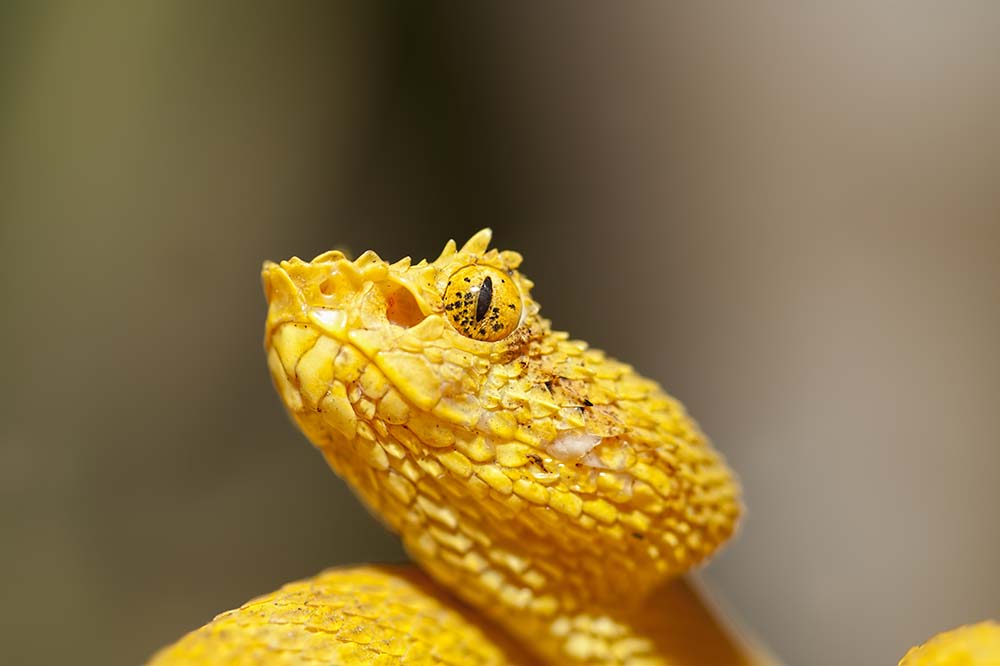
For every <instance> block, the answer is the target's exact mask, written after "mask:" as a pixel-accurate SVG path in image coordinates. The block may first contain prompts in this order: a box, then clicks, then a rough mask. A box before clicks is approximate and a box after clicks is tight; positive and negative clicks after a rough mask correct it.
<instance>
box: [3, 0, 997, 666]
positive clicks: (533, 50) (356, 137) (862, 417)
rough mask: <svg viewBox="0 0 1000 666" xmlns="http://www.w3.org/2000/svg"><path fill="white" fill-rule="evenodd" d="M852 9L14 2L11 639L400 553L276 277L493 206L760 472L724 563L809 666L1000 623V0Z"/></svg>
mask: <svg viewBox="0 0 1000 666" xmlns="http://www.w3.org/2000/svg"><path fill="white" fill-rule="evenodd" d="M815 4H816V5H819V6H813V5H811V4H808V3H791V2H787V3H783V2H760V3H745V4H738V3H689V4H685V5H680V4H673V3H616V4H610V3H609V4H603V5H597V4H584V3H574V2H561V3H555V2H552V3H541V4H540V5H539V6H529V5H527V4H520V5H517V6H507V5H500V4H499V3H496V4H485V3H461V4H459V3H455V4H448V5H446V4H422V5H420V6H418V5H417V4H416V3H404V2H399V3H367V2H355V3H350V2H343V3H294V2H293V3H282V2H262V1H248V2H235V1H231V2H214V3H202V2H188V1H182V0H178V1H175V2H168V1H161V2H149V1H144V2H104V1H93V2H37V3H36V2H14V1H12V2H7V3H4V4H3V7H2V9H0V14H2V15H0V223H2V226H0V242H2V249H3V262H2V267H0V271H2V277H3V279H2V289H3V311H4V317H3V326H2V327H0V338H2V339H0V341H2V346H3V349H4V350H5V353H4V356H3V371H2V372H0V376H2V377H3V380H2V394H0V404H2V407H0V409H2V410H3V412H2V422H0V521H2V522H0V528H2V534H0V539H2V545H0V572H2V574H0V581H2V583H0V598H2V602H3V603H0V632H2V638H0V645H2V647H0V650H2V652H3V655H4V656H3V661H4V662H5V663H10V664H20V665H32V664H55V663H74V664H118V663H120V664H136V663H141V661H142V660H143V659H144V658H145V657H146V656H148V654H150V653H151V652H152V651H153V650H154V649H155V648H157V647H159V646H160V645H161V644H164V643H166V642H168V641H170V640H171V639H173V638H175V637H177V636H178V635H180V634H181V633H182V632H184V631H186V630H188V629H190V628H193V627H194V626H196V625H198V624H200V623H202V622H204V621H206V620H207V619H209V618H210V617H211V616H212V615H213V614H214V613H216V612H218V611H221V610H223V609H225V608H229V607H232V606H234V605H236V604H238V603H240V602H241V601H243V600H245V599H247V598H249V597H251V596H253V595H256V594H258V593H262V592H265V591H268V590H270V589H272V588H274V587H276V586H278V585H279V584H280V583H282V582H284V581H288V580H291V579H294V578H297V577H302V576H306V575H309V574H312V573H314V572H316V571H318V570H320V569H321V568H323V567H326V566H329V565H333V564H340V563H348V562H360V561H368V560H397V559H401V558H402V557H403V554H402V552H401V551H400V549H399V547H398V545H397V544H396V542H395V540H394V539H393V538H392V537H390V536H388V535H387V534H385V533H384V532H383V531H382V529H381V528H380V527H379V526H377V524H376V523H375V522H374V521H373V519H371V518H370V517H368V516H367V515H366V513H365V512H364V510H363V509H362V508H361V507H360V506H359V504H358V503H357V501H355V499H354V498H353V497H352V496H351V495H350V494H349V492H348V491H347V490H346V489H345V488H344V486H343V484H342V483H341V482H340V481H339V480H337V479H336V478H334V476H333V475H332V474H331V473H330V472H329V471H328V470H327V469H325V466H324V464H323V463H322V461H321V459H320V457H319V456H318V455H317V454H316V453H315V452H314V451H313V450H312V449H311V447H310V446H309V445H308V444H307V443H306V442H305V440H304V438H303V437H302V436H301V435H299V434H298V433H297V432H295V431H294V430H293V429H292V427H290V425H289V423H288V421H287V419H286V418H285V416H284V414H283V412H282V410H281V407H280V405H279V403H278V400H277V399H276V397H275V396H274V395H273V394H272V389H271V387H270V383H269V381H268V377H267V372H266V370H265V366H264V361H263V354H262V352H261V329H262V320H263V316H264V302H263V298H262V296H261V293H260V285H259V278H258V270H259V266H260V263H261V261H262V260H264V259H265V258H273V259H279V258H284V257H288V256H291V255H293V254H298V255H300V256H304V257H311V256H313V255H314V254H316V253H319V252H321V251H323V250H325V249H328V248H330V247H331V246H341V247H342V246H346V247H349V248H353V249H354V250H355V251H360V250H364V249H367V248H374V249H376V250H378V251H379V252H380V253H382V254H383V256H385V257H387V258H397V257H399V256H403V255H406V254H411V255H413V256H414V257H415V258H420V257H424V256H436V253H437V252H438V251H439V250H440V248H441V246H442V245H443V243H444V241H445V240H447V238H449V237H456V238H457V239H459V240H463V239H464V238H466V237H467V236H468V235H470V234H471V233H472V232H474V231H475V230H477V229H478V228H480V227H482V226H486V225H490V226H492V227H493V228H494V230H495V238H496V241H497V242H498V244H499V245H501V246H503V247H508V248H514V249H519V250H521V251H522V252H523V254H524V255H525V264H524V267H525V270H526V272H527V273H528V274H529V275H530V276H532V278H533V279H535V281H536V282H537V290H536V296H537V298H538V300H539V301H540V302H541V303H542V304H543V309H544V311H545V312H546V313H547V314H548V316H549V317H550V318H551V319H553V320H554V322H555V324H556V325H557V326H559V327H561V328H565V329H567V330H570V331H572V332H573V334H574V335H575V336H578V337H580V338H583V339H586V340H588V341H590V342H591V343H592V344H594V345H596V346H599V347H602V348H605V349H607V350H609V351H611V352H612V353H613V354H615V355H617V356H619V357H622V358H624V359H626V360H628V361H630V362H632V363H634V364H635V365H636V366H637V367H639V368H641V369H643V370H644V372H645V373H646V374H649V375H651V376H653V377H656V378H658V379H659V380H661V381H662V382H663V383H664V384H665V385H666V387H667V388H668V390H670V391H671V392H673V393H674V394H676V395H678V396H680V397H681V398H682V399H684V400H685V402H686V403H687V404H688V406H689V407H690V409H691V410H692V412H693V413H694V414H695V415H696V416H697V417H698V418H699V419H700V420H701V422H702V424H703V426H704V428H705V429H706V430H707V432H708V433H709V434H710V435H712V436H713V438H714V439H715V441H716V443H717V445H718V447H719V448H720V449H721V450H722V451H724V452H725V454H726V455H727V456H728V458H729V460H730V461H731V463H732V464H733V465H734V466H735V468H736V469H737V470H738V471H739V472H740V473H741V475H742V478H743V481H744V483H745V486H746V498H747V502H748V505H749V509H750V513H749V517H748V520H747V521H746V523H745V525H744V530H743V532H742V534H741V536H740V537H739V539H738V540H737V541H736V542H734V543H733V544H732V545H731V546H730V547H729V548H728V549H727V550H726V551H725V553H724V554H723V555H721V556H720V557H719V558H717V559H716V560H715V561H714V563H713V564H712V565H711V566H710V567H709V568H708V569H707V571H706V573H705V576H706V577H707V578H708V580H709V581H710V582H711V583H712V584H713V585H714V586H715V588H716V589H718V590H720V591H721V592H722V594H723V595H724V596H725V597H726V598H727V599H728V600H729V602H730V604H731V605H732V606H733V607H734V608H735V609H737V610H738V612H739V613H740V614H741V615H742V616H743V617H744V618H745V620H746V621H747V623H748V624H749V625H751V626H753V627H754V628H755V629H756V631H757V632H758V633H759V634H760V635H761V637H762V638H763V639H764V640H765V641H766V642H767V643H768V644H769V645H771V646H772V647H773V649H774V650H775V651H776V652H777V653H778V654H779V655H780V656H781V657H783V658H784V659H785V660H787V662H788V663H789V664H811V665H814V666H824V665H829V666H834V665H840V664H847V663H850V664H873V665H875V664H892V663H895V662H896V660H897V659H898V658H899V657H900V656H901V655H902V653H903V652H904V650H905V649H906V647H907V646H909V645H910V644H912V643H915V642H918V641H921V640H922V639H924V638H926V637H927V636H928V635H930V634H932V633H935V632H937V631H939V630H942V629H945V628H948V627H950V626H953V625H957V624H960V623H963V622H968V621H972V620H977V619H981V618H985V617H988V616H994V617H996V616H998V615H1000V566H998V565H1000V519H998V517H997V516H998V508H1000V483H998V482H1000V409H998V400H1000V353H998V342H1000V4H997V3H991V2H978V3H977V2H951V3H930V2H926V3H924V2H888V1H878V2H866V3H854V2H849V3H815Z"/></svg>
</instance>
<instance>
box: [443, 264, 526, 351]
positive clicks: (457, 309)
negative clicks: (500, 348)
mask: <svg viewBox="0 0 1000 666" xmlns="http://www.w3.org/2000/svg"><path fill="white" fill-rule="evenodd" d="M444 309H445V311H446V312H447V313H448V317H449V318H450V319H451V324H452V326H454V327H455V330H457V331H458V332H459V333H461V334H462V335H464V336H466V337H469V338H472V339H473V340H483V341H485V342H495V341H496V340H500V339H502V338H505V337H507V336H508V335H510V334H511V331H513V330H514V329H515V328H517V325H518V324H519V323H521V292H520V290H519V289H518V287H517V285H516V284H515V283H514V279H513V278H512V277H511V276H510V275H508V274H507V273H504V272H503V271H501V270H498V269H496V268H493V267H492V266H476V265H473V266H466V267H465V268H460V269H458V270H457V271H455V274H454V275H452V276H451V279H450V280H449V281H448V287H447V289H445V292H444Z"/></svg>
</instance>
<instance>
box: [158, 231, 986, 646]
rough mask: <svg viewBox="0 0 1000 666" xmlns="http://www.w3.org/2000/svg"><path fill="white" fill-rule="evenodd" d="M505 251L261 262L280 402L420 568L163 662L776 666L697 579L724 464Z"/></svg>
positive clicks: (382, 572)
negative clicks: (585, 335) (570, 332)
mask: <svg viewBox="0 0 1000 666" xmlns="http://www.w3.org/2000/svg"><path fill="white" fill-rule="evenodd" d="M489 241H490V232H489V230H483V231H480V232H479V233H477V234H476V235H475V236H473V237H472V238H471V239H470V240H469V241H468V242H467V243H465V245H464V246H462V247H461V248H458V247H457V246H456V244H455V243H454V242H451V241H450V242H449V243H448V244H447V245H446V246H445V248H444V251H443V252H442V253H441V255H440V256H439V257H438V258H437V259H436V260H435V261H433V262H427V261H421V262H419V263H416V264H413V263H411V261H410V260H409V258H406V259H403V260H401V261H398V262H396V263H392V264H390V263H387V262H385V261H383V260H382V259H380V258H379V257H378V256H377V255H376V254H375V253H373V252H366V253H364V254H363V255H361V256H360V257H358V259H356V260H354V261H351V260H349V259H348V258H346V257H345V256H344V255H343V254H342V253H340V252H337V251H331V252H327V253H324V254H322V255H320V256H318V257H316V258H315V259H314V260H313V261H311V262H304V261H301V260H299V259H297V258H293V259H291V260H289V261H284V262H281V264H274V263H270V262H268V263H266V264H265V266H264V270H263V280H264V291H265V294H266V296H267V299H268V303H269V310H268V316H267V324H266V329H265V348H266V350H267V361H268V367H269V369H270V372H271V376H272V379H273V381H274V384H275V387H276V388H277V390H278V393H279V394H280V396H281V399H282V401H283V402H284V404H285V406H286V408H287V409H288V412H289V413H290V415H291V416H292V418H293V419H294V420H295V422H296V423H297V424H298V426H299V427H300V428H301V429H302V431H303V432H304V433H305V434H306V436H307V437H308V438H309V440H310V441H311V442H312V443H313V444H314V445H315V446H316V447H317V448H318V449H319V450H320V452H321V453H322V454H323V456H324V457H325V458H326V460H327V462H328V463H329V464H330V466H331V467H332V468H333V469H334V470H335V471H336V472H337V473H338V474H340V475H341V476H343V477H344V478H345V479H346V480H347V481H348V483H349V484H350V485H351V487H352V488H353V489H354V490H355V491H356V492H357V493H358V495H359V496H360V497H361V499H362V500H363V501H364V502H365V504H366V505H367V506H368V507H369V508H370V509H371V510H372V511H373V512H374V513H375V514H376V515H377V516H379V517H380V518H381V519H382V520H383V521H384V523H385V524H386V525H387V526H388V527H389V529H391V530H393V531H394V532H396V533H398V534H399V535H400V537H401V539H402V541H403V544H404V545H405V547H406V549H407V551H408V552H409V553H410V555H411V556H412V558H413V560H414V561H415V562H416V563H417V564H418V565H419V567H420V568H419V569H418V568H415V567H406V566H401V567H385V566H364V567H356V568H344V569H334V570H330V571H327V572H324V573H322V574H320V575H318V576H316V577H314V578H312V579H307V580H304V581H300V582H297V583H292V584H289V585H287V586H285V587H283V588H282V589H280V590H278V591H276V592H274V593H272V594H269V595H265V596H263V597H260V598H258V599H254V600H252V601H250V602H248V603H247V604H244V605H243V606H242V607H240V608H238V609H235V610H232V611H228V612H226V613H223V614H221V615H220V616H218V617H217V618H216V619H215V620H213V621H212V622H210V623H209V624H207V625H205V626H203V627H201V628H200V629H197V630H195V631H193V632H191V633H190V634H188V635H187V636H185V637H183V638H182V639H181V640H179V641H178V642H177V643H175V644H174V645H171V646H169V647H167V648H164V649H163V650H161V651H160V652H159V653H157V654H156V655H155V656H154V657H153V659H152V660H151V662H150V664H151V666H152V665H155V666H165V665H167V664H196V665H202V664H204V665H207V664H227V665H236V664H363V665H376V664H378V665H389V664H393V665H406V666H412V665H423V664H454V665H459V664H477V665H478V664H496V665H501V664H525V665H527V664H552V665H554V664H566V665H574V664H577V665H582V664H589V665H592V666H611V665H619V666H654V665H667V664H671V665H681V664H683V665H686V666H687V665H695V664H699V665H706V664H718V665H720V666H725V665H735V664H765V663H773V662H772V660H771V659H770V657H769V656H767V655H766V653H765V652H764V651H763V650H761V649H760V648H757V647H755V646H754V645H752V643H751V642H750V641H748V640H747V639H746V638H745V637H744V636H741V635H740V634H739V633H738V632H736V631H734V630H733V629H732V628H731V627H730V626H729V625H728V624H727V623H725V622H724V621H723V620H722V619H721V616H720V615H719V614H718V613H716V612H715V611H714V610H713V609H712V608H711V606H710V605H708V604H707V603H706V602H705V601H704V600H703V598H702V596H701V595H700V594H699V593H698V590H697V588H696V587H695V586H694V585H692V584H691V583H689V582H688V581H687V580H686V579H685V578H684V577H683V576H682V575H683V574H685V573H686V572H688V571H689V570H690V569H691V568H692V567H693V566H695V565H697V564H698V563H700V562H702V561H703V560H705V559H706V558H707V557H708V556H710V555H711V554H712V553H713V552H715V551H716V549H717V548H719V546H720V545H722V544H723V543H724V542H725V541H726V540H727V539H728V538H729V537H730V536H731V535H732V534H733V532H734V530H735V528H736V525H737V521H738V519H739V516H740V513H741V504H740V494H739V488H738V484H737V482H736V480H735V478H734V477H733V475H732V474H731V473H730V471H729V470H728V468H727V467H726V465H725V463H724V462H723V460H722V459H721V457H720V456H719V454H718V453H716V452H715V451H714V450H713V449H712V447H711V445H710V444H709V442H708V440H707V439H706V438H705V436H704V435H703V434H702V433H701V431H700V430H699V429H698V426H697V425H696V424H695V423H694V421H692V420H691V419H690V418H689V417H688V415H687V414H686V412H685V411H684V408H683V406H682V405H681V404H680V403H678V402H677V401H676V400H674V399H673V398H671V397H669V396H668V395H666V394H665V393H664V392H663V391H662V389H661V388H660V387H659V386H658V385H657V384H656V383H655V382H653V381H650V380H648V379H645V378H643V377H641V376H640V375H638V374H637V373H636V372H635V371H634V370H633V369H632V368H631V367H629V366H628V365H625V364H623V363H620V362H618V361H615V360H613V359H611V358H609V357H607V356H606V355H605V354H604V353H602V352H600V351H597V350H594V349H590V348H589V347H588V346H587V345H586V344H585V343H582V342H579V341H575V340H571V339H570V338H569V337H568V336H567V335H566V334H565V333H561V332H557V331H553V330H552V329H551V327H550V324H549V322H548V321H547V320H545V319H543V318H541V317H540V316H539V308H538V305H537V304H536V303H535V301H534V300H532V298H531V287H532V284H531V282H530V281H529V280H528V279H527V278H526V277H525V276H524V275H522V274H521V273H520V272H519V271H518V270H517V269H518V267H519V265H520V263H521V256H520V255H518V254H517V253H516V252H510V251H497V250H495V249H489V247H488V246H489ZM973 629H974V630H976V631H981V632H982V633H983V636H979V635H978V634H977V635H976V636H974V637H973V638H974V639H975V640H973V639H970V638H969V636H967V635H964V634H963V636H964V638H963V640H965V641H966V642H968V641H969V640H973V643H974V644H975V645H979V644H980V643H982V642H983V641H987V643H988V641H989V640H993V641H994V648H995V649H996V651H995V653H994V654H995V655H1000V638H997V636H996V634H997V633H1000V630H997V628H996V626H995V625H980V627H977V628H973ZM964 631H966V633H968V632H969V631H972V630H968V629H967V630H964ZM947 638H948V637H947V635H946V636H945V639H943V640H944V642H946V643H947V642H948V640H947ZM954 642H955V641H951V643H954ZM929 647H930V645H929ZM984 654H985V653H984ZM911 656H912V658H913V659H914V661H912V662H908V663H912V664H917V663H956V664H958V663H965V662H957V661H956V662H943V661H941V662H937V661H935V662H932V661H927V662H920V661H919V659H920V658H921V657H920V655H919V654H913V655H911ZM908 658H909V657H908ZM968 663H995V662H985V661H984V662H968Z"/></svg>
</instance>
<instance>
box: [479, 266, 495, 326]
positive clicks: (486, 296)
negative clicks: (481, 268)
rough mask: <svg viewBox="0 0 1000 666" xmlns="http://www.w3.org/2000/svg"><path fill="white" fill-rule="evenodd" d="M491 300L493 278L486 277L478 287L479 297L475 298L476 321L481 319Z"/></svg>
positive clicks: (487, 310)
mask: <svg viewBox="0 0 1000 666" xmlns="http://www.w3.org/2000/svg"><path fill="white" fill-rule="evenodd" d="M492 302H493V278H490V277H487V278H486V279H485V280H483V284H482V286H481V287H479V298H478V299H477V300H476V323H479V322H481V321H482V320H483V317H485V316H486V313H487V312H489V311H490V303H492Z"/></svg>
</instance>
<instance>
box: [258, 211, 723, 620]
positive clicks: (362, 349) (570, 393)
mask: <svg viewBox="0 0 1000 666" xmlns="http://www.w3.org/2000/svg"><path fill="white" fill-rule="evenodd" d="M489 242H490V231H489V230H483V231H480V232H479V233H477V234H476V235H474V236H473V237H472V238H471V239H470V240H469V241H468V242H467V243H465V244H464V245H463V246H462V247H461V248H459V247H458V246H457V245H456V244H455V243H454V242H453V241H449V243H448V244H447V245H446V246H445V248H444V250H443V252H442V253H441V255H440V256H439V257H438V258H437V259H436V260H434V261H432V262H428V261H421V262H419V263H416V264H414V263H412V262H411V261H410V259H409V258H406V259H403V260H400V261H397V262H395V263H387V262H385V261H383V260H382V259H381V258H379V257H378V255H376V254H375V253H374V252H366V253H364V254H362V255H361V256H360V257H358V258H357V259H356V260H353V261H352V260H350V259H348V258H347V257H345V256H344V255H343V254H342V253H340V252H337V251H331V252H327V253H324V254H321V255H320V256H318V257H316V258H315V259H313V260H312V261H310V262H305V261H302V260H299V259H297V258H293V259H291V260H288V261H283V262H281V263H280V264H275V263H270V262H268V263H266V264H265V266H264V270H263V281H264V291H265V294H266V296H267V299H268V302H269V310H268V316H267V325H266V331H265V348H266V350H267V355H268V366H269V368H270V371H271V375H272V378H273V380H274V384H275V386H276V388H277V390H278V392H279V394H280V395H281V397H282V400H283V402H284V403H285V406H286V407H287V409H288V411H289V413H290V414H291V416H292V417H293V419H294V420H295V421H296V423H297V424H298V425H299V427H300V428H301V429H302V431H303V432H304V433H305V434H306V436H307V437H308V438H309V439H310V440H311V441H312V443H313V444H314V445H315V446H316V447H317V448H319V450H320V451H321V452H322V453H323V455H324V456H325V457H326V459H327V461H328V462H329V464H330V465H331V466H332V467H333V469H334V470H335V471H336V472H337V473H338V474H340V475H341V476H343V477H344V478H345V479H346V480H347V481H348V482H349V483H350V485H351V486H352V487H353V488H354V490H355V491H356V492H357V493H358V494H359V495H360V496H361V498H362V499H363V500H364V501H365V503H366V504H368V505H369V507H370V508H371V509H372V510H373V511H374V513H375V514H376V515H378V516H379V517H381V518H382V519H383V520H384V521H385V522H386V523H387V524H388V526H389V527H390V528H391V529H393V530H394V531H396V532H398V533H400V534H401V536H402V538H403V541H404V544H405V545H406V547H407V549H408V550H409V552H410V553H411V554H412V555H413V556H414V558H416V559H417V560H418V561H420V562H421V563H422V564H423V565H424V567H425V568H427V569H428V570H429V571H430V572H431V573H432V574H433V575H434V576H435V577H437V578H438V579H439V580H441V581H442V582H444V583H446V584H448V585H449V586H451V587H452V589H454V590H456V591H457V592H458V593H459V594H460V595H461V596H464V597H465V598H467V599H471V600H474V601H475V600H478V601H480V602H482V601H484V600H487V599H497V598H500V599H503V604H504V605H506V606H507V607H510V608H521V609H523V608H529V607H530V609H533V610H535V611H537V612H539V613H548V612H552V613H554V612H556V609H558V608H562V609H565V608H567V607H569V606H572V605H574V604H575V605H581V604H582V605H586V604H587V603H589V602H591V601H594V602H596V601H600V600H607V599H612V598H613V599H615V600H617V601H618V602H619V603H627V602H628V600H629V599H630V598H637V597H640V596H641V595H642V594H644V592H645V591H646V590H648V589H649V587H650V586H651V585H652V584H654V583H656V582H657V581H660V580H662V579H664V578H665V577H667V576H670V575H673V574H676V573H680V572H682V571H684V570H686V569H688V568H689V567H690V566H692V565H693V564H695V563H697V562H699V561H701V560H702V559H704V558H705V557H706V556H708V555H709V554H710V553H712V552H713V551H714V550H715V549H716V548H717V547H718V546H719V545H720V544H721V543H722V542H723V541H725V540H726V539H727V538H728V537H729V535H730V534H731V533H732V532H733V530H734V527H735V524H736V521H737V518H738V516H739V513H740V501H739V491H738V488H737V485H736V482H735V481H734V479H733V477H732V476H731V474H730V473H729V471H728V469H727V468H726V467H725V465H724V463H723V462H722V460H721V458H720V457H719V456H718V454H716V453H715V452H714V450H713V449H712V448H711V446H710V445H709V443H708V441H707V439H705V437H704V436H703V435H702V434H701V432H700V430H699V429H698V427H697V425H696V424H695V423H694V422H693V421H692V420H691V419H690V418H689V417H688V416H687V414H686V413H685V411H684V408H683V407H682V406H681V405H680V403H678V402H676V401H675V400H673V399H672V398H670V397H669V396H667V395H666V394H665V393H663V391H662V390H661V389H660V387H659V385H657V384H656V383H655V382H653V381H651V380H648V379H645V378H643V377H641V376H639V375H638V374H637V373H636V372H635V371H634V370H633V369H632V368H631V367H630V366H628V365H625V364H623V363H620V362H617V361H615V360H613V359H611V358H608V357H607V356H606V355H605V354H604V353H603V352H600V351H598V350H594V349H590V348H589V347H588V346H587V345H586V344H585V343H583V342H580V341H575V340H571V339H569V336H568V335H567V334H565V333H562V332H557V331H552V330H551V327H550V325H549V322H548V321H546V320H544V319H542V318H541V317H540V315H539V307H538V305H537V303H535V301H534V300H533V299H532V297H531V287H532V283H531V282H530V281H529V280H528V279H527V278H526V277H525V276H524V275H522V274H521V273H520V272H519V271H518V267H519V265H520V263H521V256H520V255H519V254H517V253H516V252H511V251H498V250H496V249H489ZM609 316H614V315H613V313H611V314H610V315H609ZM625 324H627V321H623V325H625Z"/></svg>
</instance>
